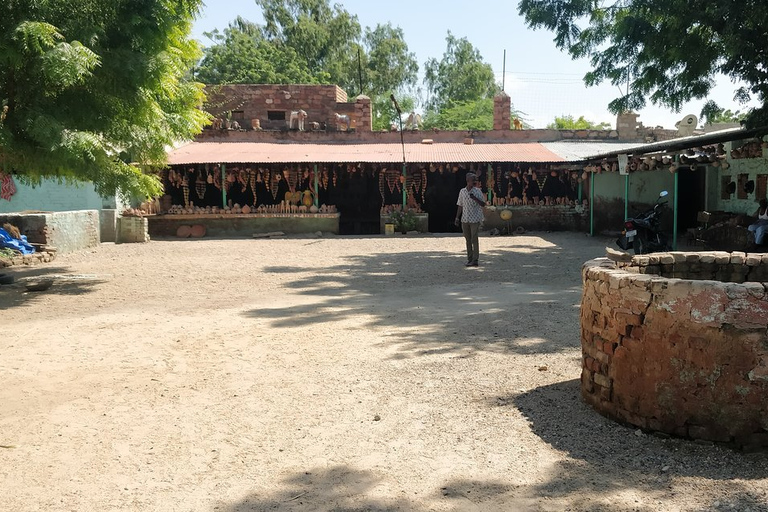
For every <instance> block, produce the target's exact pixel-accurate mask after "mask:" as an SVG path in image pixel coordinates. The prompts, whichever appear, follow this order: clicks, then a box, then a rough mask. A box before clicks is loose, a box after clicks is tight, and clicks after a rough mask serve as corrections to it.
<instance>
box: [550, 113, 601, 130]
mask: <svg viewBox="0 0 768 512" xmlns="http://www.w3.org/2000/svg"><path fill="white" fill-rule="evenodd" d="M610 127H611V125H610V124H608V123H606V122H602V123H594V122H592V121H590V120H588V119H584V116H579V118H578V119H574V118H573V116H571V115H567V116H565V115H564V116H560V117H555V122H553V123H549V124H548V125H547V129H548V130H607V129H609V128H610Z"/></svg>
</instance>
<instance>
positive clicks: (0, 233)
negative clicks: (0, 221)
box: [0, 228, 35, 254]
mask: <svg viewBox="0 0 768 512" xmlns="http://www.w3.org/2000/svg"><path fill="white" fill-rule="evenodd" d="M0 249H15V250H17V251H21V254H33V253H34V252H35V248H34V247H32V246H31V245H30V244H29V242H27V237H26V236H24V235H21V238H13V237H12V236H11V235H10V234H9V233H8V232H7V231H6V230H4V229H2V228H0Z"/></svg>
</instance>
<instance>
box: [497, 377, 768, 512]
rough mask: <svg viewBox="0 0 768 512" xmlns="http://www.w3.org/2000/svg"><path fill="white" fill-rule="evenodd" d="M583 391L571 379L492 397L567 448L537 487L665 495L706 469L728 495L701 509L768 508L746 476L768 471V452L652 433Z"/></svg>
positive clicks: (554, 491)
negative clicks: (599, 407) (616, 417)
mask: <svg viewBox="0 0 768 512" xmlns="http://www.w3.org/2000/svg"><path fill="white" fill-rule="evenodd" d="M579 392H580V388H579V381H578V380H570V381H566V382H559V383H557V384H552V385H549V386H543V387H539V388H536V389H533V390H531V391H528V392H525V393H521V394H516V395H512V396H509V397H506V398H501V399H496V400H495V401H493V402H491V403H489V405H491V406H494V407H498V406H502V407H504V406H510V405H511V406H514V407H516V408H517V409H519V411H520V412H521V413H522V414H523V415H524V416H525V417H526V418H527V419H528V421H529V423H530V426H531V430H532V431H533V433H534V434H536V435H537V436H538V437H540V438H541V439H542V440H543V441H544V442H546V443H547V444H549V445H551V446H552V447H553V448H555V449H557V450H559V451H562V452H564V453H565V454H567V455H568V457H569V458H568V459H566V460H564V461H563V462H562V463H560V464H559V465H558V467H557V471H554V472H553V474H552V478H551V479H550V480H549V481H547V482H546V483H544V484H542V485H540V486H538V487H537V488H536V489H534V490H533V492H534V493H535V494H537V495H541V496H548V497H567V496H569V495H571V494H573V493H574V491H575V490H581V491H584V490H589V491H590V492H595V493H602V494H610V493H613V492H616V491H619V490H623V489H635V490H639V491H640V492H644V493H648V494H649V495H658V497H659V499H663V498H664V497H668V496H670V495H671V493H672V484H673V482H674V481H676V480H679V479H686V478H690V477H700V478H705V479H707V480H710V481H712V482H714V483H713V485H714V487H715V488H716V491H717V490H718V489H719V491H720V492H721V493H722V496H723V498H722V499H719V501H718V500H712V505H711V508H703V509H701V510H719V507H720V506H721V505H722V507H723V508H722V509H723V510H727V509H728V507H729V506H730V505H733V506H734V507H733V508H730V510H746V509H751V510H753V511H757V510H768V502H767V501H766V497H765V496H763V497H760V496H757V495H756V494H755V493H754V492H751V491H750V490H748V489H746V488H745V486H744V485H742V484H741V483H740V481H749V480H758V479H764V478H768V458H766V457H765V454H746V453H742V452H739V451H735V450H732V449H729V448H726V447H721V446H715V445H711V444H701V443H696V442H693V441H689V440H684V439H676V438H663V437H657V436H654V435H649V434H645V433H642V432H641V431H639V430H637V429H633V428H629V427H625V426H622V425H620V424H618V423H616V422H614V421H612V420H609V419H607V418H605V417H603V416H601V415H600V414H598V413H597V412H595V411H594V410H593V409H591V408H590V407H589V406H588V405H587V404H586V403H584V402H583V401H582V400H581V397H580V396H579ZM715 501H717V505H715V504H714V503H715Z"/></svg>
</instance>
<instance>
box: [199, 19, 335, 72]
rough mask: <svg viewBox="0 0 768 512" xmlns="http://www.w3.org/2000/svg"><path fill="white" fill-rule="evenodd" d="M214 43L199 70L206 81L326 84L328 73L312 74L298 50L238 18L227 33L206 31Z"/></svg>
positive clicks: (226, 29) (225, 31)
mask: <svg viewBox="0 0 768 512" xmlns="http://www.w3.org/2000/svg"><path fill="white" fill-rule="evenodd" d="M205 36H206V37H208V38H209V39H210V40H211V41H212V42H213V43H214V44H213V45H211V46H209V47H208V48H206V49H205V57H204V58H203V60H202V61H201V62H200V65H199V66H198V68H197V70H196V78H197V79H198V80H200V81H202V82H204V83H206V84H279V83H289V84H290V83H292V84H313V83H327V82H328V80H330V77H329V75H328V73H325V72H317V73H312V72H311V71H310V70H309V67H308V66H307V63H306V62H304V61H302V60H301V59H300V58H299V56H298V54H297V53H296V51H295V50H294V49H293V48H292V47H290V46H286V45H277V44H274V43H271V42H269V41H267V40H266V39H264V37H263V36H262V34H261V31H260V30H259V27H258V26H257V25H255V24H253V23H251V22H249V21H246V20H244V19H243V18H240V17H238V18H237V19H235V21H233V22H232V23H230V24H229V26H228V27H227V28H225V29H224V32H223V33H222V32H219V31H218V30H214V31H213V32H206V33H205Z"/></svg>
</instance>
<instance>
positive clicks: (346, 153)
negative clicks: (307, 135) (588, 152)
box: [168, 142, 564, 165]
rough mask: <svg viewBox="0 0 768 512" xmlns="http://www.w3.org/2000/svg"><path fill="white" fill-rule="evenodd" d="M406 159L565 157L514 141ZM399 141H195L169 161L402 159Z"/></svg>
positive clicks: (424, 147)
mask: <svg viewBox="0 0 768 512" xmlns="http://www.w3.org/2000/svg"><path fill="white" fill-rule="evenodd" d="M405 154H406V157H405V158H406V161H407V162H411V163H429V162H537V163H545V162H562V161H564V159H563V158H562V157H561V156H559V155H557V154H556V153H554V152H552V151H550V150H549V149H547V148H546V147H544V146H543V145H542V144H540V143H538V142H534V143H530V142H528V143H513V144H498V143H494V144H462V143H435V144H414V143H408V144H405ZM402 161H403V149H402V146H401V145H400V144H392V143H389V144H304V143H294V144H287V143H274V142H192V143H189V144H187V145H186V146H182V147H180V148H177V149H174V150H172V151H170V152H169V154H168V163H169V164H170V165H190V164H221V163H232V164H236V163H238V164H245V163H255V164H260V163H261V164H266V163H355V162H365V163H399V162H402Z"/></svg>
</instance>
